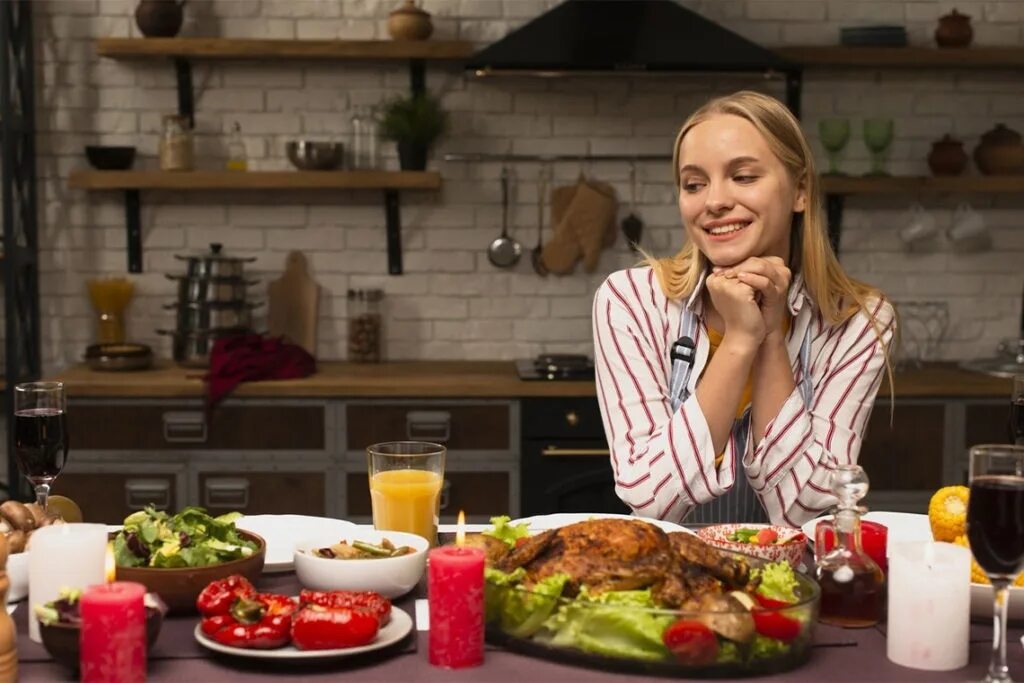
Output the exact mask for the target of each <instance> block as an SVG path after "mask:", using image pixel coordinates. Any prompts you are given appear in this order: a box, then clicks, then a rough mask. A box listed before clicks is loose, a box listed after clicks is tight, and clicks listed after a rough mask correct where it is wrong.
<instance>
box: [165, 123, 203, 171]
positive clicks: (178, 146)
mask: <svg viewBox="0 0 1024 683" xmlns="http://www.w3.org/2000/svg"><path fill="white" fill-rule="evenodd" d="M163 123H164V126H163V134H162V135H161V136H160V170H161V171H191V170H192V167H193V164H194V157H195V144H194V141H193V138H192V128H191V127H190V126H189V123H188V119H187V118H186V117H184V116H178V115H176V114H168V115H166V116H164V119H163Z"/></svg>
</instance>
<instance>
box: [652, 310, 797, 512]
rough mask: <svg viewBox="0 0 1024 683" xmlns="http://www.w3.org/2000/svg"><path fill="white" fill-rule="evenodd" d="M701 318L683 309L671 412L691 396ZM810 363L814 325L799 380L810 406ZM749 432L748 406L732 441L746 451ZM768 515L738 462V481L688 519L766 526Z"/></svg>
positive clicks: (674, 361) (671, 383)
mask: <svg viewBox="0 0 1024 683" xmlns="http://www.w3.org/2000/svg"><path fill="white" fill-rule="evenodd" d="M697 324H698V319H697V316H696V315H694V313H693V311H691V310H690V309H689V308H688V307H687V306H685V305H684V306H683V314H682V317H681V318H680V320H679V337H680V341H679V342H676V343H675V344H674V345H673V352H672V354H671V358H672V376H671V377H670V378H669V398H670V399H671V401H672V413H673V414H675V412H676V411H677V410H679V406H680V405H682V404H683V401H685V400H686V399H687V398H689V396H690V392H689V390H688V388H687V385H688V384H689V381H690V373H691V372H692V371H693V361H694V359H695V357H696V349H694V348H693V341H692V340H693V339H694V338H695V336H696V332H697ZM684 340H689V347H688V348H689V351H690V352H689V353H688V354H687V353H685V352H684V353H678V352H677V351H676V348H675V347H676V345H679V344H680V343H681V342H682V343H683V346H684V348H685V347H686V344H685V341H684ZM810 360H811V326H810V325H808V326H807V331H806V333H805V334H804V338H803V341H802V342H801V343H800V366H801V367H802V368H803V372H802V373H801V378H800V396H801V398H803V400H804V405H805V406H807V407H808V408H810V407H811V401H812V400H813V399H814V383H813V382H812V381H811V375H810V371H809V368H810V366H811V364H810ZM749 432H750V408H749V407H748V408H747V409H746V411H745V412H744V413H743V416H742V417H740V418H739V419H737V420H736V421H735V422H734V423H733V426H732V434H731V438H733V439H735V443H736V448H737V449H743V448H745V446H746V443H747V435H748V434H749ZM742 457H743V455H742V453H737V454H736V458H737V459H741V458H742ZM768 521H769V520H768V513H767V512H766V511H765V509H764V506H763V505H762V504H761V500H760V499H759V498H758V496H757V494H756V493H755V492H754V489H753V488H752V487H751V486H750V481H749V480H748V479H747V474H746V472H744V471H743V466H742V463H739V462H737V463H736V480H735V481H734V482H733V485H732V488H731V489H729V490H728V491H726V492H725V494H724V495H721V496H719V497H718V498H715V499H714V500H712V501H710V502H707V503H704V504H702V505H697V506H696V507H695V508H694V509H693V510H691V511H690V513H689V514H688V515H687V516H686V522H687V523H689V524H730V523H766V522H768Z"/></svg>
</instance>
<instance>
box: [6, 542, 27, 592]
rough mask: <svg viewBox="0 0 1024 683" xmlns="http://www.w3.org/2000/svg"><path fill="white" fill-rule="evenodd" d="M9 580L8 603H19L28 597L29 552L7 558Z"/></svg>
mask: <svg viewBox="0 0 1024 683" xmlns="http://www.w3.org/2000/svg"><path fill="white" fill-rule="evenodd" d="M7 579H8V580H9V581H10V582H11V586H10V588H8V589H7V602H17V601H18V600H23V599H24V598H26V597H28V551H27V550H26V551H25V552H21V553H15V554H13V555H9V556H8V557H7Z"/></svg>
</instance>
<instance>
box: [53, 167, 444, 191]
mask: <svg viewBox="0 0 1024 683" xmlns="http://www.w3.org/2000/svg"><path fill="white" fill-rule="evenodd" d="M68 184H69V185H70V186H71V187H73V188H77V189H83V190H200V191H202V190H438V189H440V188H441V174H440V173H437V172H436V171H187V172H172V171H73V172H72V173H71V177H70V178H69V181H68Z"/></svg>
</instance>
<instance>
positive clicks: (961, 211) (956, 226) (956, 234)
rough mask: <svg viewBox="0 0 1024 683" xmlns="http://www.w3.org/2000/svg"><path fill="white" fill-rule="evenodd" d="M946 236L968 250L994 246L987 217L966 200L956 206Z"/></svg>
mask: <svg viewBox="0 0 1024 683" xmlns="http://www.w3.org/2000/svg"><path fill="white" fill-rule="evenodd" d="M946 237H948V238H949V241H950V242H952V243H953V244H954V245H955V246H956V247H957V248H958V249H963V250H966V251H982V250H984V249H988V248H990V247H991V246H992V235H990V234H989V231H988V229H987V228H986V227H985V219H984V218H983V217H982V215H981V214H980V213H978V212H977V211H975V210H974V209H972V208H971V205H970V204H967V203H966V202H965V203H962V204H960V206H958V207H956V211H955V212H954V213H953V225H952V226H951V227H950V228H949V230H948V231H947V233H946Z"/></svg>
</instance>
